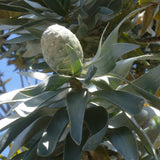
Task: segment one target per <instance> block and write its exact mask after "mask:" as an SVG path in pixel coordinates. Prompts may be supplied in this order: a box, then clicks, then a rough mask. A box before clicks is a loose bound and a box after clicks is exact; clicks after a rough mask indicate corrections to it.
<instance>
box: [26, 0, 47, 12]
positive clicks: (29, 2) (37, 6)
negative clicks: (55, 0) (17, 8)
mask: <svg viewBox="0 0 160 160" xmlns="http://www.w3.org/2000/svg"><path fill="white" fill-rule="evenodd" d="M24 1H25V2H26V3H27V4H29V5H30V6H31V7H33V8H35V9H39V10H42V11H45V10H48V9H47V8H46V7H44V6H42V5H40V4H39V3H37V2H33V1H30V0H24Z"/></svg>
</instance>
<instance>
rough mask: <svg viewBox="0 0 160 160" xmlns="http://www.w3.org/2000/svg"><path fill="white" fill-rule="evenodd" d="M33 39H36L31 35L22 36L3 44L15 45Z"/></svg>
mask: <svg viewBox="0 0 160 160" xmlns="http://www.w3.org/2000/svg"><path fill="white" fill-rule="evenodd" d="M33 39H36V37H34V36H33V35H31V34H26V35H22V36H19V37H16V38H13V39H10V40H7V41H5V43H6V44H16V43H23V42H25V41H30V40H33Z"/></svg>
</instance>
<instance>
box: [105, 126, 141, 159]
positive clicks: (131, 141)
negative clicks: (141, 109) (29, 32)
mask: <svg viewBox="0 0 160 160" xmlns="http://www.w3.org/2000/svg"><path fill="white" fill-rule="evenodd" d="M106 136H107V138H108V139H109V141H110V142H111V143H112V144H113V145H114V147H115V148H116V149H117V150H118V152H119V153H120V154H121V155H122V156H123V157H124V158H125V160H139V156H138V149H137V145H136V141H135V138H134V136H133V134H132V132H131V131H130V130H129V129H128V128H127V127H121V128H114V129H109V130H108V132H107V134H106Z"/></svg>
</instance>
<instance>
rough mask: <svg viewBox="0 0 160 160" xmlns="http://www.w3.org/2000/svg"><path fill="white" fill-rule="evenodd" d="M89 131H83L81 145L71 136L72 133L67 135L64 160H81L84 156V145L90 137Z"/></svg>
mask: <svg viewBox="0 0 160 160" xmlns="http://www.w3.org/2000/svg"><path fill="white" fill-rule="evenodd" d="M88 135H89V133H88V131H83V139H82V142H81V144H80V145H77V144H76V143H75V142H74V141H73V139H72V138H71V136H70V134H68V135H67V138H66V141H65V148H64V160H71V159H72V160H81V157H82V153H83V151H82V147H83V145H84V143H85V141H86V139H87V138H88Z"/></svg>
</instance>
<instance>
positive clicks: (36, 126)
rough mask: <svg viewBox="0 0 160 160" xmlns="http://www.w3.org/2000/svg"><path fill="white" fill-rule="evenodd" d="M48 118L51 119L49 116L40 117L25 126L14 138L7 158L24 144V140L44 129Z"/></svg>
mask: <svg viewBox="0 0 160 160" xmlns="http://www.w3.org/2000/svg"><path fill="white" fill-rule="evenodd" d="M50 119H51V116H43V117H40V118H39V119H37V120H35V121H34V122H33V123H31V124H30V125H29V126H28V127H27V128H25V129H24V130H23V131H22V132H21V133H20V134H19V135H18V136H17V137H16V138H15V140H14V143H13V145H12V147H11V149H10V151H9V154H8V157H7V159H10V158H11V157H12V156H13V154H14V153H16V151H17V150H18V149H20V147H21V146H23V145H24V144H25V142H27V141H28V140H29V139H30V138H32V136H33V135H35V134H36V133H37V132H39V131H42V130H43V129H45V128H46V127H47V125H48V122H49V120H50Z"/></svg>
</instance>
